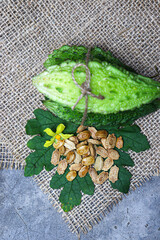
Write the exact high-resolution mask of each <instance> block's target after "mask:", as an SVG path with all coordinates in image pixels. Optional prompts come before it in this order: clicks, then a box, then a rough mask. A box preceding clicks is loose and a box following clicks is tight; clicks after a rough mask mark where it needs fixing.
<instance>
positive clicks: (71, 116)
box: [43, 100, 160, 127]
mask: <svg viewBox="0 0 160 240" xmlns="http://www.w3.org/2000/svg"><path fill="white" fill-rule="evenodd" d="M43 104H44V105H45V106H46V107H47V108H48V109H49V110H50V111H51V112H53V113H54V114H55V115H57V116H58V117H60V118H63V119H65V120H66V121H69V122H74V123H76V124H80V123H81V120H82V117H83V113H81V112H79V111H77V110H76V109H75V110H73V111H72V109H71V108H69V107H66V106H63V105H62V104H60V103H58V102H54V101H51V100H44V101H43ZM159 108H160V100H154V101H153V102H152V103H148V104H145V105H142V106H141V107H139V108H135V109H133V110H127V111H123V112H121V111H120V112H118V113H110V114H100V113H88V114H87V119H86V121H85V125H88V126H96V127H98V126H103V125H104V126H108V125H109V126H112V125H113V126H117V127H118V126H122V125H124V124H131V123H133V122H134V121H135V120H136V119H138V118H140V117H143V116H145V115H147V114H149V113H152V112H155V111H156V110H158V109H159Z"/></svg>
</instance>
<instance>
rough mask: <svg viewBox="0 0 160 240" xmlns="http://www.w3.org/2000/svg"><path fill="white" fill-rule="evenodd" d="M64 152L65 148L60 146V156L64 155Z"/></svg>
mask: <svg viewBox="0 0 160 240" xmlns="http://www.w3.org/2000/svg"><path fill="white" fill-rule="evenodd" d="M65 151H66V148H65V147H64V146H61V147H60V148H59V153H60V155H64V153H65Z"/></svg>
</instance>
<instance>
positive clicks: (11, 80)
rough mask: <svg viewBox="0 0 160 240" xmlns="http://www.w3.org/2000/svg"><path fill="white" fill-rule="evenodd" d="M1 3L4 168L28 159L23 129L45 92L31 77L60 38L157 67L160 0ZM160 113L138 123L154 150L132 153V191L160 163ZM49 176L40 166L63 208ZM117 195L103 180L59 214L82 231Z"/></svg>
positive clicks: (135, 64)
mask: <svg viewBox="0 0 160 240" xmlns="http://www.w3.org/2000/svg"><path fill="white" fill-rule="evenodd" d="M0 4H1V14H2V21H1V31H2V34H1V39H2V40H1V42H2V61H1V74H2V78H1V83H0V89H1V98H0V106H1V113H0V115H1V128H0V134H1V145H2V161H1V165H2V167H8V166H11V167H15V168H19V167H22V168H23V167H24V165H25V158H26V156H27V155H28V154H29V152H30V150H29V149H28V148H27V147H26V143H27V141H28V140H29V138H30V137H29V136H27V135H26V134H25V129H24V127H25V125H26V121H27V120H28V119H30V118H32V117H34V116H33V110H34V109H36V108H38V107H39V108H44V107H43V105H42V103H41V99H43V96H42V95H41V94H40V93H39V92H38V91H37V90H36V89H35V88H34V87H33V86H32V81H31V79H32V77H33V76H34V75H36V74H38V73H39V72H41V71H42V70H43V62H44V61H45V59H46V58H47V56H48V54H49V53H50V52H52V50H53V49H55V48H59V47H61V46H62V45H64V44H67V45H85V46H86V47H93V46H99V47H101V48H103V49H104V50H108V49H109V50H111V51H112V52H113V54H114V55H115V56H116V57H118V58H119V59H120V60H122V61H123V62H124V63H125V64H127V65H130V66H131V67H132V68H134V69H135V70H136V71H137V72H138V73H140V74H143V75H146V76H153V75H155V74H156V71H155V66H157V67H158V68H159V69H160V60H159V59H160V58H159V57H160V51H159V45H160V41H159V36H160V17H159V16H160V14H159V3H158V1H152V0H137V1H127V0H119V1H118V0H116V1H114V0H113V1H108V0H106V1H98V0H86V1H83V0H77V1H73V0H67V1H63V0H57V1H56V0H54V1H51V0H47V1H41V0H40V1H25V0H23V1H22V0H17V1H13V0H12V1H9V0H8V1H1V3H0ZM156 80H158V79H156ZM158 114H159V112H156V113H154V114H150V115H149V116H147V117H145V118H142V119H139V120H138V121H137V123H138V124H139V125H140V127H141V128H142V131H143V132H144V133H145V134H146V135H147V137H148V139H149V141H150V143H151V147H152V148H151V149H150V150H148V151H145V152H142V153H139V154H135V153H133V152H131V156H132V158H133V159H134V161H135V167H134V168H133V169H130V170H131V172H132V173H133V178H132V183H131V187H132V189H134V188H135V187H136V186H137V185H138V184H140V183H141V182H143V181H144V180H146V179H147V178H149V177H150V176H151V175H153V174H154V173H155V172H156V171H157V170H158V169H159V161H158V159H159V158H158V150H157V149H158V144H159V141H158V129H159V122H158V121H159V118H158V116H159V115H158ZM8 151H9V153H8ZM11 156H12V157H11ZM52 174H53V172H49V173H48V172H46V171H45V170H44V171H43V172H42V173H41V174H39V175H38V176H36V177H35V179H36V181H37V182H38V184H39V185H40V187H41V188H42V190H44V192H47V193H48V194H49V197H50V199H51V201H52V202H53V204H54V205H55V206H56V207H57V208H58V210H60V211H61V208H60V203H59V201H58V196H59V191H57V190H52V189H51V188H49V182H50V178H51V176H52ZM121 197H122V194H121V193H118V192H117V191H116V190H113V189H111V187H110V185H109V183H105V184H103V185H102V186H98V187H96V190H95V194H94V195H93V196H87V195H85V196H83V198H82V204H81V205H80V206H78V207H76V208H74V209H73V210H72V211H71V212H69V213H63V217H64V218H65V219H66V220H67V221H68V222H69V226H70V228H71V230H72V231H73V232H79V231H81V230H82V231H83V232H86V231H87V229H88V228H90V227H91V226H92V225H93V224H95V223H96V222H97V221H98V220H100V219H101V218H102V215H103V214H105V212H107V211H109V210H110V209H111V207H112V205H113V204H114V203H116V202H117V200H118V199H120V198H121Z"/></svg>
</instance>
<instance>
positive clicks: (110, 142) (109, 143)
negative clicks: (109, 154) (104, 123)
mask: <svg viewBox="0 0 160 240" xmlns="http://www.w3.org/2000/svg"><path fill="white" fill-rule="evenodd" d="M101 141H102V145H103V146H104V148H106V149H108V148H109V149H110V148H114V147H115V145H116V136H115V135H114V133H113V134H109V135H108V137H107V139H101Z"/></svg>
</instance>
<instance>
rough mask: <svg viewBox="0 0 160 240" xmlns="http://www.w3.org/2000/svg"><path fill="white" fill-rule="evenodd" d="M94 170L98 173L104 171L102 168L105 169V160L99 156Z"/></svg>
mask: <svg viewBox="0 0 160 240" xmlns="http://www.w3.org/2000/svg"><path fill="white" fill-rule="evenodd" d="M94 168H95V169H96V171H100V170H102V168H103V158H102V157H101V156H98V157H97V158H96V161H95V164H94Z"/></svg>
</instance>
